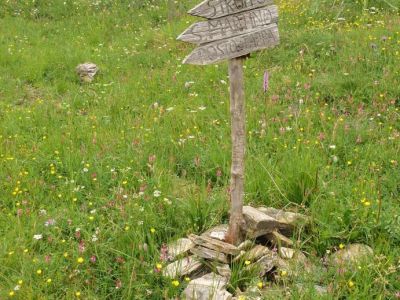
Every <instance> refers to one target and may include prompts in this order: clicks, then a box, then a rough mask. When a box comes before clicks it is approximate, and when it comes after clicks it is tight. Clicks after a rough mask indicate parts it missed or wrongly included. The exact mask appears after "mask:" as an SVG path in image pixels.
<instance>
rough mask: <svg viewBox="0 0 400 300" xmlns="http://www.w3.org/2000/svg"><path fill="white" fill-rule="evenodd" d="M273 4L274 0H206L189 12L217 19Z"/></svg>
mask: <svg viewBox="0 0 400 300" xmlns="http://www.w3.org/2000/svg"><path fill="white" fill-rule="evenodd" d="M271 4H273V0H205V1H203V2H202V3H200V4H199V5H197V6H196V7H194V8H192V9H191V10H190V11H189V14H191V15H193V16H198V17H204V18H207V19H216V18H219V17H223V16H227V15H232V14H235V13H238V12H242V11H246V10H251V9H255V8H259V7H263V6H267V5H271Z"/></svg>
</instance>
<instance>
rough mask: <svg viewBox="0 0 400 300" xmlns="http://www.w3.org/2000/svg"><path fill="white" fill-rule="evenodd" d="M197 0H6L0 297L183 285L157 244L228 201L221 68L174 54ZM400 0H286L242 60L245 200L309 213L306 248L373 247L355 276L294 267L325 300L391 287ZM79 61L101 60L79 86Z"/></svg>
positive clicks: (154, 292) (157, 291)
mask: <svg viewBox="0 0 400 300" xmlns="http://www.w3.org/2000/svg"><path fill="white" fill-rule="evenodd" d="M195 3H196V1H192V0H191V1H185V3H178V2H175V1H140V2H139V1H123V0H121V1H110V0H109V1H104V0H103V1H101V0H99V1H91V2H90V1H83V0H80V1H65V4H64V1H58V0H57V1H56V0H54V1H16V0H11V1H2V2H1V4H0V179H1V181H0V200H1V201H0V241H1V243H0V266H1V267H0V299H7V298H8V297H9V293H10V292H11V291H13V289H14V287H15V286H16V285H20V289H19V290H17V291H15V292H14V293H15V295H14V298H17V299H73V298H76V297H77V296H76V293H77V292H80V297H81V298H82V299H163V298H168V297H170V298H172V297H176V296H178V295H179V294H180V292H181V291H182V290H183V288H184V286H185V282H184V281H182V282H181V283H180V285H179V287H174V286H173V285H172V284H171V282H170V281H168V280H165V279H163V278H162V277H161V276H160V275H159V274H158V273H157V272H154V268H155V266H156V264H157V263H159V262H160V258H159V249H160V247H161V245H162V244H163V243H167V242H168V241H171V240H174V239H176V238H178V237H182V236H184V235H186V234H188V233H191V232H194V233H200V232H202V231H204V230H205V229H207V228H209V227H211V226H213V225H215V224H218V223H221V222H227V216H228V208H229V204H228V203H227V202H228V201H227V199H228V196H227V188H228V185H229V166H230V126H229V93H228V86H227V85H226V84H224V82H228V78H227V66H226V64H225V63H223V64H219V65H218V66H206V67H197V66H186V65H181V60H182V59H183V58H184V56H185V55H186V54H188V53H189V52H190V51H191V49H193V47H192V46H191V45H188V44H183V43H180V42H177V41H176V40H175V38H176V36H177V35H178V34H179V33H180V32H182V31H183V30H184V29H185V28H186V27H187V26H188V24H190V23H192V22H194V21H195V18H192V17H190V16H187V15H186V14H185V11H186V10H188V9H189V8H190V7H192V6H193V5H194V4H195ZM399 6H400V1H398V0H391V1H389V0H388V1H378V0H376V1H320V0H306V1H294V0H281V1H279V7H280V23H279V28H280V34H281V41H282V42H281V45H280V46H279V47H277V48H276V49H273V50H268V51H264V52H262V53H257V54H254V55H252V57H251V59H249V60H248V61H246V70H245V76H246V95H247V130H248V152H247V161H246V172H247V175H246V202H247V203H253V204H263V205H270V206H275V207H287V208H291V209H295V210H298V211H300V212H303V213H306V214H308V215H310V216H311V217H312V219H313V224H312V226H311V228H310V229H309V230H308V231H307V232H303V233H302V235H301V239H302V241H304V243H303V244H302V250H304V251H306V252H308V253H311V254H314V255H319V256H323V255H324V254H325V252H326V251H327V250H334V249H335V248H336V247H337V246H338V245H339V244H340V243H343V244H348V243H352V242H361V243H365V244H368V245H370V246H371V247H373V248H374V251H375V256H374V257H373V258H372V262H371V263H370V264H369V265H367V266H364V267H362V268H361V269H358V270H357V271H355V272H346V273H342V272H340V273H338V272H337V270H331V271H330V273H327V274H316V276H315V278H311V279H310V278H295V279H294V281H295V282H300V283H304V285H305V286H312V285H313V283H314V281H318V282H317V283H319V284H322V285H329V286H331V287H332V290H331V292H330V294H329V295H328V297H327V299H338V298H341V299H394V298H395V293H397V292H399V291H400V277H399V276H400V275H399V264H400V261H399V255H400V246H399V244H400V200H399V199H400V185H399V182H400V172H399V171H400V170H399V158H400V153H399V152H400V143H399V140H400V121H399V114H400V111H399V108H400V98H399V97H400V96H399V95H400V84H399V78H400V77H399V68H398V65H399V62H400V54H399V51H400V33H399V32H400V17H399V13H398V11H397V10H395V9H394V7H399ZM371 7H375V9H371ZM85 61H92V62H94V63H96V64H97V65H98V66H99V67H100V70H101V71H100V73H99V74H98V76H97V77H96V80H95V81H94V83H92V84H90V85H81V84H80V82H79V79H78V77H77V76H76V74H75V73H74V68H75V67H76V65H77V64H79V63H82V62H85ZM265 70H268V71H269V73H270V75H271V76H270V77H271V82H270V90H269V91H268V92H267V93H263V91H262V81H263V73H264V71H265ZM188 81H194V84H193V85H192V86H191V87H190V88H185V82H188ZM155 191H160V192H161V195H160V196H159V197H155V196H154V192H155ZM156 195H157V192H156ZM364 198H365V199H366V200H363V199H364ZM368 204H370V205H368ZM49 219H54V220H55V225H50V226H45V222H46V221H48V220H49ZM35 234H42V235H43V238H42V239H41V240H35V239H34V238H33V236H34V235H35ZM94 237H95V239H97V241H93V238H94ZM79 245H81V247H79ZM83 247H84V248H85V249H84V251H83V252H82V251H80V248H81V250H82V248H83ZM92 256H95V258H96V261H95V262H91V261H90V258H91V257H92ZM79 257H82V258H83V259H84V261H83V263H78V261H77V259H78V258H79ZM37 270H41V271H42V272H41V274H37ZM236 273H237V271H235V277H234V280H235V282H232V284H233V285H237V284H238V282H240V280H241V279H240V278H239V277H240V276H239V275H238V274H236ZM48 279H51V282H50V283H48V282H47V280H48ZM19 280H22V284H19V283H18V281H19ZM255 280H256V281H255V283H254V282H253V283H252V282H251V280H250V281H249V283H248V284H256V283H257V279H255ZM349 280H352V281H353V282H354V283H355V285H354V287H353V288H349V287H348V281H349ZM120 283H121V287H120V288H116V286H118V285H119V284H120ZM310 295H312V290H311V289H310V291H309V292H307V293H305V292H296V291H294V292H293V296H292V298H293V299H299V298H302V299H310V297H311V298H315V297H316V296H315V295H314V296H310Z"/></svg>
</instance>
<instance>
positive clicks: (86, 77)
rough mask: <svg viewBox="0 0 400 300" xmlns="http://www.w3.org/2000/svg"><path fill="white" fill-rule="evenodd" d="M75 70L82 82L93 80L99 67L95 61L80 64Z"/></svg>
mask: <svg viewBox="0 0 400 300" xmlns="http://www.w3.org/2000/svg"><path fill="white" fill-rule="evenodd" d="M75 70H76V73H77V74H78V75H79V78H80V79H81V81H82V82H88V83H89V82H92V81H93V79H94V76H95V75H96V74H97V72H98V70H99V68H98V67H97V65H96V64H94V63H90V62H86V63H84V64H80V65H78V66H77V67H76V69H75Z"/></svg>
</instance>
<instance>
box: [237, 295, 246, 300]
mask: <svg viewBox="0 0 400 300" xmlns="http://www.w3.org/2000/svg"><path fill="white" fill-rule="evenodd" d="M238 300H246V297H245V296H243V295H240V296H239V298H238Z"/></svg>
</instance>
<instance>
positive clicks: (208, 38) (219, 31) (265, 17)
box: [178, 5, 278, 44]
mask: <svg viewBox="0 0 400 300" xmlns="http://www.w3.org/2000/svg"><path fill="white" fill-rule="evenodd" d="M277 21H278V7H277V6H276V5H271V6H268V7H262V8H259V9H255V10H251V11H245V12H242V13H239V14H235V15H231V16H226V17H222V18H218V19H214V20H208V21H202V22H198V23H195V24H193V25H191V26H190V27H189V28H188V29H186V30H185V31H184V32H183V33H182V34H181V35H180V36H179V37H178V40H181V41H183V42H189V43H194V44H204V43H209V42H213V41H217V40H222V39H225V38H230V37H234V36H237V35H241V34H245V33H249V32H252V31H256V30H258V29H260V28H262V27H263V26H265V25H268V24H271V23H276V22H277Z"/></svg>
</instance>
